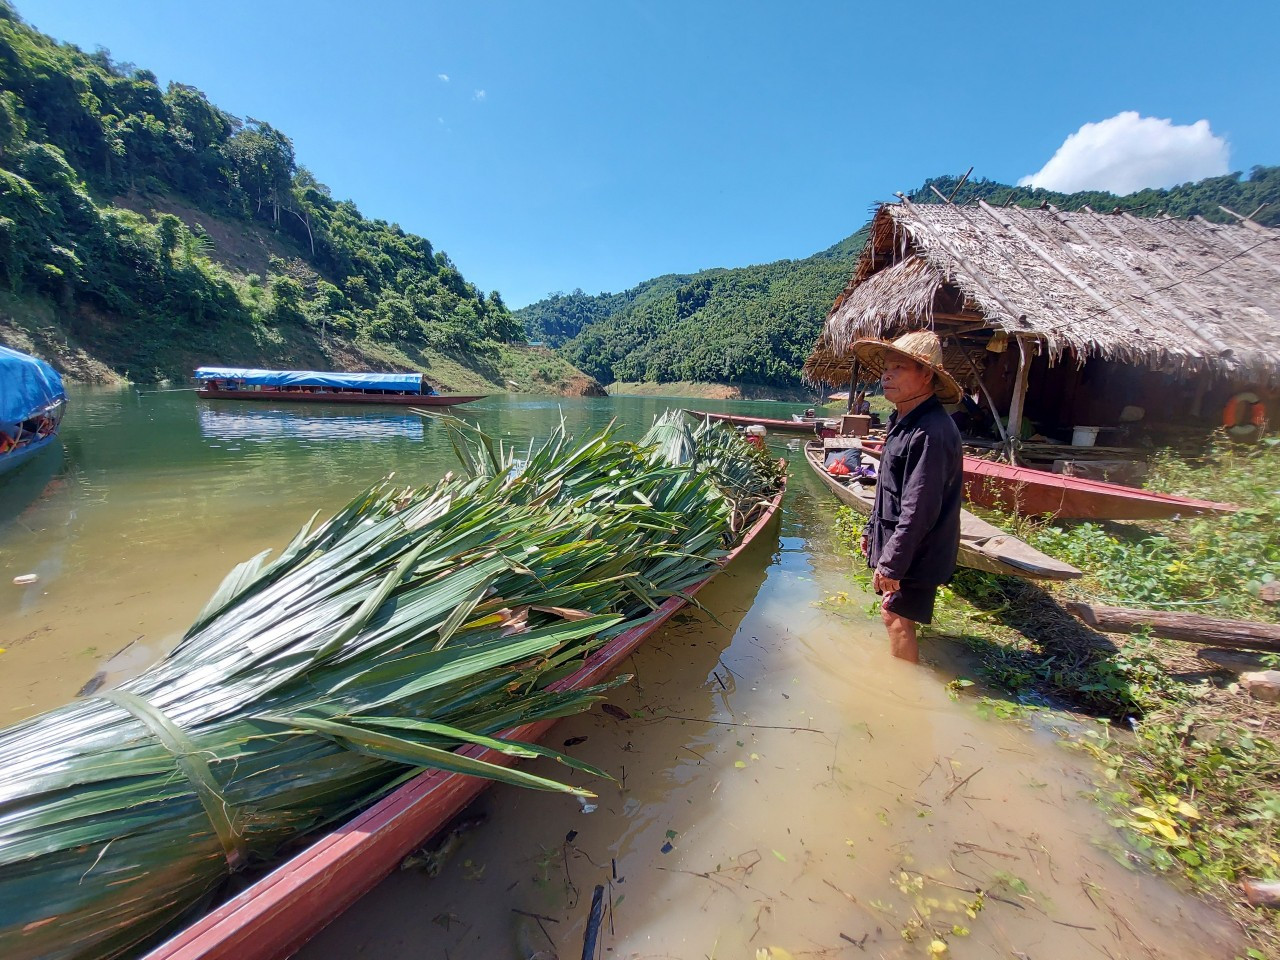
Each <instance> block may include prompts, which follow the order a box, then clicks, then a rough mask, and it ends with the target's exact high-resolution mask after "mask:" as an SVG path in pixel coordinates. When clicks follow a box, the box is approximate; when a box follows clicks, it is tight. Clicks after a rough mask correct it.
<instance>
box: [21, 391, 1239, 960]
mask: <svg viewBox="0 0 1280 960" xmlns="http://www.w3.org/2000/svg"><path fill="white" fill-rule="evenodd" d="M72 400H73V403H72V413H71V414H70V415H69V417H68V420H67V422H66V426H65V428H64V444H63V448H62V450H61V451H58V452H57V453H56V454H53V455H51V456H49V457H47V458H45V459H44V460H40V461H36V462H35V463H32V464H31V465H29V466H28V467H24V468H23V469H22V470H20V471H18V472H17V473H15V474H13V475H12V476H10V477H7V478H4V479H3V480H0V647H2V648H4V651H5V652H4V653H2V654H0V723H7V722H12V721H13V720H16V719H19V718H21V717H24V716H27V715H30V714H31V713H34V712H37V711H38V710H41V709H46V708H48V707H52V706H56V705H58V704H60V703H63V702H65V701H66V700H67V699H69V698H70V697H72V696H74V695H75V694H76V693H77V691H79V690H81V689H84V688H85V685H86V683H89V684H101V685H103V686H106V687H109V686H110V685H112V684H113V683H116V682H119V681H120V680H121V679H123V678H124V677H127V676H130V675H132V674H134V673H136V672H137V671H139V670H141V669H143V668H145V666H146V665H147V664H148V663H150V662H151V661H152V660H154V659H155V658H156V657H158V656H160V655H162V654H163V652H164V651H165V650H166V649H168V648H169V647H170V646H171V645H172V644H173V643H174V642H176V640H177V638H178V637H179V636H180V635H181V633H182V631H183V629H184V628H185V627H186V625H187V624H189V623H190V622H191V620H192V619H193V618H194V616H195V614H196V612H197V611H198V610H199V608H200V606H201V605H202V604H203V603H204V601H205V600H206V599H207V598H208V596H209V595H210V593H211V592H212V591H213V589H214V588H215V586H216V584H217V582H218V581H219V580H220V579H221V577H222V576H223V575H224V574H225V573H226V571H227V570H228V569H229V568H230V567H231V566H232V565H233V564H234V563H236V562H239V561H240V560H243V559H245V558H246V557H248V556H251V555H252V554H254V553H256V552H258V551H259V550H262V549H265V548H267V547H279V546H280V545H281V544H283V543H284V542H285V541H287V539H288V538H289V536H291V534H292V533H293V532H294V530H296V528H297V527H298V525H299V524H301V523H302V522H303V521H304V520H305V519H306V518H307V517H308V516H310V514H311V513H312V511H313V510H315V509H317V508H320V509H322V510H331V509H334V508H336V507H337V506H339V505H340V504H341V503H343V502H344V501H345V500H346V499H347V498H348V497H349V496H351V495H352V494H353V493H354V492H356V491H357V490H359V489H361V488H362V487H364V486H365V485H366V484H368V483H370V482H372V481H374V480H376V479H377V478H378V477H380V476H382V475H384V474H386V473H387V472H390V471H396V472H397V476H398V477H400V478H402V479H404V480H405V481H406V482H426V481H429V480H432V479H434V478H436V477H438V476H440V475H441V474H443V473H444V471H445V470H447V469H449V468H450V467H451V466H452V455H451V453H450V452H449V450H448V444H447V441H446V440H445V438H444V434H443V431H442V430H440V429H439V424H438V423H434V422H431V421H427V422H425V423H424V422H423V421H420V420H417V419H416V418H414V417H412V416H411V415H404V414H401V413H399V412H374V411H357V412H352V411H351V410H349V409H344V408H328V409H316V410H310V409H309V410H307V411H305V412H303V411H299V410H297V409H290V408H284V409H274V410H273V409H266V408H261V407H258V406H256V405H253V404H247V403H238V404H226V405H221V406H210V405H205V404H202V403H200V402H198V401H196V399H195V398H194V397H192V396H191V395H190V394H154V395H146V396H144V395H139V394H138V393H137V392H135V391H125V392H122V393H88V392H82V393H79V394H77V395H75V396H73V398H72ZM666 405H667V404H666V402H665V401H661V400H654V399H644V400H629V399H626V398H607V399H599V400H567V401H562V402H558V401H554V400H545V399H507V398H495V399H492V400H485V401H482V402H480V403H478V404H474V405H472V406H470V407H468V408H464V410H463V411H462V412H465V414H466V416H467V417H468V418H469V419H471V420H473V421H474V422H476V423H478V424H480V425H482V426H484V427H485V428H486V429H487V430H489V431H490V432H492V433H494V434H496V435H499V436H504V437H509V438H511V439H513V440H515V439H518V438H527V437H528V436H530V435H544V434H545V433H546V432H547V431H548V430H549V429H551V427H552V426H553V424H554V423H555V422H557V421H558V420H559V418H560V417H561V416H563V417H564V418H565V419H566V421H567V422H568V423H569V425H570V427H571V428H572V429H574V430H578V431H581V430H587V429H593V428H596V427H599V426H603V425H604V424H605V423H606V422H608V421H609V420H610V419H617V420H618V421H619V423H620V424H621V430H622V432H623V434H624V435H626V436H637V435H638V434H639V433H640V432H641V431H642V430H643V428H644V427H645V426H646V425H647V424H648V423H649V422H650V420H651V419H652V416H653V415H654V413H655V412H657V411H658V410H660V409H663V408H665V406H666ZM714 406H716V407H717V408H721V407H723V408H724V409H738V410H748V411H749V410H753V409H754V410H755V411H756V412H759V413H761V414H762V415H775V416H776V415H778V408H779V406H781V405H772V404H760V405H757V406H755V407H751V406H747V405H728V404H715V405H714ZM790 409H791V408H790V407H788V408H787V410H784V411H783V413H785V412H787V411H789V410H790ZM778 449H779V450H780V451H781V450H782V449H783V448H782V445H781V444H779V445H778ZM792 461H793V463H794V465H795V471H799V472H794V471H793V482H792V488H791V491H790V492H789V494H788V498H787V502H786V507H785V511H786V513H785V517H784V518H783V520H782V521H781V523H780V524H779V525H778V526H777V527H775V528H774V529H773V530H771V531H770V532H769V535H768V536H766V537H765V538H764V541H763V542H762V543H760V544H758V545H757V546H756V547H754V548H753V549H752V550H751V551H749V552H748V553H746V554H745V555H744V556H743V557H741V558H740V560H739V561H738V562H737V563H736V564H735V566H734V568H732V569H731V570H730V571H729V572H727V573H726V574H724V575H722V577H720V578H719V579H718V580H717V581H716V583H715V584H713V586H712V587H710V588H709V589H708V590H707V591H704V592H703V593H702V594H700V595H699V599H700V600H701V601H702V602H703V604H704V606H705V607H706V610H705V611H700V612H694V613H691V614H689V615H686V616H684V617H682V618H681V619H680V621H679V622H677V623H674V624H672V625H670V626H669V627H668V628H667V629H665V630H664V631H663V632H661V633H660V634H659V635H658V636H657V637H655V638H654V639H653V640H652V641H651V642H650V643H649V644H647V645H646V646H645V647H644V648H642V650H641V651H640V652H639V653H638V654H637V655H636V657H635V658H634V661H633V663H632V664H631V667H630V669H631V670H632V672H634V673H635V675H636V678H637V679H636V682H635V683H633V684H631V685H630V686H628V687H626V688H624V689H622V690H620V691H619V692H618V693H617V694H616V696H615V697H614V699H613V702H612V704H611V706H613V707H616V708H618V709H617V710H614V711H613V712H612V713H609V712H605V711H601V710H597V711H594V712H592V713H591V714H589V715H586V716H583V717H578V718H574V719H571V720H568V721H565V722H563V723H562V724H560V725H559V726H558V727H557V728H556V729H555V730H554V731H553V733H552V739H551V741H550V742H551V743H553V744H555V745H561V744H564V743H565V742H566V741H570V742H571V743H572V745H571V746H569V747H568V748H567V749H569V750H571V751H572V752H573V753H574V754H575V755H577V756H580V757H582V758H583V759H586V760H589V761H591V762H593V763H595V764H597V765H598V766H601V767H603V768H604V769H606V770H608V771H610V772H611V773H613V775H614V776H615V777H616V780H615V781H613V782H608V781H606V782H602V783H594V784H590V785H591V786H592V787H593V788H594V789H595V790H596V791H597V792H598V793H599V799H598V800H597V801H595V806H594V809H590V811H589V812H588V811H587V810H586V809H584V808H583V807H582V806H581V805H580V804H579V803H578V802H577V801H575V800H573V799H571V798H564V797H561V796H558V795H547V794H534V793H529V792H523V791H516V790H512V789H507V788H495V789H492V790H490V791H489V792H488V793H487V794H486V795H485V796H484V797H483V798H482V799H481V800H480V801H479V803H478V804H477V806H476V808H475V809H474V810H472V811H469V815H470V816H471V817H472V818H474V816H475V815H477V814H483V815H484V816H485V817H486V818H487V819H486V822H485V823H483V824H482V825H480V826H475V827H473V828H471V829H470V830H468V831H466V832H463V833H461V834H459V835H458V836H457V838H456V840H455V841H454V842H453V843H452V844H450V849H449V850H448V851H447V853H446V855H445V856H443V857H439V858H437V860H438V861H440V862H442V863H443V866H442V868H441V869H440V871H439V874H438V875H437V876H431V875H430V874H429V873H428V872H427V871H426V870H405V871H402V872H399V873H397V874H395V875H393V876H392V877H390V878H389V879H388V880H387V881H386V882H384V883H383V884H382V885H381V886H380V887H379V888H378V890H376V891H375V892H374V893H373V894H371V895H370V896H369V897H367V898H365V900H363V901H362V902H361V903H359V904H358V905H357V906H356V907H354V908H353V909H352V910H351V911H349V912H348V913H347V914H346V915H344V916H342V917H340V918H338V920H337V921H336V922H335V923H333V924H332V925H331V926H330V927H329V928H328V930H326V931H325V932H324V933H323V934H322V935H321V936H320V937H319V938H318V939H317V940H315V941H313V942H312V943H311V944H310V945H309V946H308V947H306V948H305V949H304V950H303V952H302V953H301V955H300V956H301V957H303V958H306V960H338V958H343V960H347V958H352V957H371V958H372V957H377V958H388V960H398V958H409V957H444V956H448V957H451V958H453V960H461V958H481V957H484V958H488V957H534V956H539V955H541V956H550V955H553V954H555V955H559V956H561V957H570V956H573V957H576V956H579V955H580V954H581V951H582V942H583V934H584V930H585V927H586V917H587V913H588V908H589V904H590V901H591V895H592V891H593V889H594V887H595V886H596V885H597V884H603V885H604V886H605V890H606V894H605V903H606V906H611V910H609V911H607V916H606V919H605V922H604V924H603V928H602V935H601V950H602V955H605V956H616V957H681V958H691V960H692V958H699V957H715V958H719V957H747V958H750V957H754V956H756V951H759V950H768V949H771V948H777V949H776V950H775V953H774V955H775V956H786V954H785V953H782V952H781V951H787V952H789V953H790V954H791V955H793V956H796V957H805V956H808V957H814V956H832V957H837V956H840V957H861V956H864V955H865V956H873V957H898V956H902V957H917V956H927V955H928V950H929V948H930V945H931V944H932V943H933V941H934V940H935V939H937V940H939V941H941V942H945V943H946V944H947V949H948V951H949V952H948V953H947V954H946V955H950V956H956V957H1016V956H1027V957H1033V958H1036V960H1045V958H1057V957H1064V958H1074V957H1089V956H1095V955H1096V956H1101V957H1112V958H1128V957H1188V958H1194V957H1230V956H1233V955H1234V954H1235V953H1237V952H1239V950H1238V949H1235V947H1236V945H1235V943H1234V941H1233V939H1232V937H1233V931H1232V928H1231V927H1230V925H1229V924H1228V923H1227V922H1226V921H1225V920H1224V919H1223V918H1222V917H1220V916H1219V915H1218V914H1216V913H1214V912H1212V911H1210V910H1208V909H1207V908H1205V907H1203V906H1202V905H1200V904H1199V903H1198V902H1196V901H1194V900H1192V899H1190V898H1188V897H1185V896H1183V895H1182V894H1180V893H1178V892H1177V891H1176V890H1174V889H1173V888H1172V887H1170V886H1169V885H1168V884H1167V883H1165V882H1163V881H1162V880H1159V879H1157V878H1152V877H1149V876H1147V875H1145V874H1143V873H1141V872H1139V871H1136V870H1130V869H1126V868H1125V867H1124V866H1122V865H1121V864H1120V863H1119V862H1117V860H1116V859H1115V858H1114V857H1113V855H1112V852H1109V851H1114V850H1115V849H1116V847H1117V837H1116V836H1115V834H1114V832H1113V831H1112V830H1111V829H1110V828H1109V827H1108V826H1107V825H1106V823H1105V821H1104V819H1103V817H1102V816H1101V815H1100V814H1099V813H1098V812H1097V810H1096V808H1095V806H1094V804H1093V802H1092V801H1091V800H1089V799H1087V798H1086V797H1084V796H1083V794H1085V793H1087V792H1088V791H1090V790H1092V789H1093V781H1094V779H1095V777H1096V776H1097V771H1096V770H1095V769H1094V768H1092V767H1091V766H1090V765H1089V764H1088V763H1087V762H1086V761H1085V760H1084V759H1083V758H1081V757H1080V756H1078V755H1077V754H1074V753H1071V752H1069V751H1067V750H1066V749H1064V748H1063V747H1062V746H1061V745H1060V744H1059V743H1058V742H1057V738H1056V737H1055V736H1054V735H1053V734H1052V733H1051V732H1050V731H1048V730H1045V729H1036V728H1024V727H1020V726H1018V725H1015V724H1011V723H1007V722H1000V721H994V720H985V719H983V718H982V717H981V716H980V715H979V713H978V712H977V710H976V709H975V706H974V700H973V698H969V697H966V698H962V699H960V700H958V701H955V700H952V699H951V698H950V697H948V695H947V692H946V688H945V684H946V682H947V681H948V680H950V679H951V678H952V677H953V676H955V675H956V673H957V672H959V671H963V667H962V666H960V665H958V664H957V663H955V662H954V661H953V659H952V657H953V656H954V654H953V651H952V650H950V649H949V648H948V647H947V646H946V645H945V644H943V643H938V642H931V643H929V644H927V646H926V649H925V655H926V657H927V658H929V659H931V660H932V663H931V664H926V665H925V666H923V667H912V666H908V665H905V664H900V663H897V662H896V661H893V660H892V659H891V658H889V657H888V656H887V655H886V652H885V649H884V648H885V643H884V640H883V639H882V637H881V636H880V632H879V630H880V628H879V627H878V626H877V625H876V624H875V622H874V621H873V620H872V618H871V617H870V616H869V614H868V610H867V607H868V601H869V598H868V597H866V596H865V595H863V594H862V593H860V592H859V591H858V589H857V588H856V587H855V586H854V585H853V584H852V583H851V582H850V581H849V580H848V577H847V569H848V563H849V561H848V560H847V559H846V558H843V557H841V556H840V555H839V554H838V552H837V551H836V549H835V546H834V544H833V542H832V538H831V530H830V523H829V514H828V512H827V511H828V510H829V508H830V503H829V501H828V499H827V498H826V496H825V494H824V493H823V491H822V490H821V488H820V487H818V486H817V484H816V483H815V482H813V481H811V480H810V479H809V478H808V477H807V476H806V475H805V473H804V472H803V471H804V469H805V468H804V466H803V461H802V460H801V459H800V457H799V456H798V454H794V455H792ZM26 573H35V574H37V576H38V577H39V581H38V582H37V583H36V584H35V585H32V586H26V587H19V586H14V585H12V584H11V582H10V581H11V580H12V578H13V577H14V576H18V575H21V574H26ZM842 593H843V594H846V595H847V599H846V597H844V596H841V594H842ZM833 598H834V599H833ZM619 711H621V712H622V716H621V719H619V716H618V713H619ZM580 738H585V739H580ZM563 771H564V768H563V767H558V768H556V769H554V770H548V771H547V772H548V773H549V774H552V775H560V774H562V773H563ZM582 782H584V783H588V781H585V780H584V781H582ZM1122 859H1123V857H1122ZM979 888H982V889H985V890H987V891H988V894H987V896H986V897H985V898H984V899H981V900H980V899H979V898H978V897H977V895H976V894H975V893H974V892H973V891H975V890H977V889H979ZM520 911H523V912H520ZM530 914H535V915H537V916H529V915H530ZM970 914H973V915H972V916H970ZM962 931H967V932H962ZM908 938H909V939H908Z"/></svg>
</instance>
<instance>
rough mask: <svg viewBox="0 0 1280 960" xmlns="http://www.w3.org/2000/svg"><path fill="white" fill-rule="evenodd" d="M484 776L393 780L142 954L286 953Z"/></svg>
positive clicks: (527, 736) (599, 665)
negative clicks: (362, 806) (358, 809)
mask: <svg viewBox="0 0 1280 960" xmlns="http://www.w3.org/2000/svg"><path fill="white" fill-rule="evenodd" d="M784 492H785V486H784V487H783V488H782V489H780V490H779V491H778V493H777V494H776V495H775V496H774V498H773V499H772V501H770V503H769V505H768V508H767V509H766V510H765V511H764V512H763V513H762V514H761V515H760V516H759V518H758V519H757V520H756V521H755V522H754V523H753V524H752V525H751V527H750V528H749V529H748V530H747V532H746V534H745V535H744V536H743V537H742V539H741V541H740V542H739V543H738V545H737V546H735V547H734V548H733V550H731V551H730V553H729V554H728V555H727V556H725V557H724V558H723V560H721V561H720V564H719V568H718V569H717V570H715V571H713V572H712V573H711V574H709V575H708V576H707V577H706V578H704V579H703V580H701V581H699V582H698V583H696V584H693V585H692V586H691V587H689V588H688V589H686V590H685V591H683V593H682V594H681V595H680V596H674V597H671V598H670V599H668V600H667V601H665V602H664V603H663V604H662V605H661V606H659V607H658V609H657V610H655V611H654V612H653V615H652V616H651V617H650V618H649V619H648V620H646V621H645V622H644V623H642V624H640V625H638V626H636V627H633V628H632V629H630V630H628V631H626V632H625V633H622V634H619V635H618V636H617V637H615V638H614V639H613V640H612V641H610V642H609V643H608V644H607V645H605V646H604V647H602V648H600V649H599V650H597V651H595V652H594V653H592V654H591V656H590V657H589V658H588V659H587V660H586V662H585V663H584V664H583V666H582V667H580V668H579V669H578V670H577V671H576V672H575V673H573V674H572V675H571V676H569V677H566V678H565V679H563V680H560V681H558V682H556V683H555V684H553V685H552V686H551V688H550V689H554V690H569V689H580V688H584V687H588V686H591V685H592V684H595V683H599V682H601V681H603V680H606V679H609V678H611V677H613V676H615V675H616V674H617V673H618V671H619V669H620V668H621V666H622V664H623V663H624V662H625V661H626V659H627V658H628V657H629V656H630V655H631V653H632V652H633V651H634V650H635V649H636V648H637V647H639V646H640V645H641V644H642V643H643V642H644V641H645V640H647V639H648V638H649V637H650V636H652V635H653V634H654V633H655V632H656V631H657V630H658V628H659V627H661V626H662V624H663V623H664V622H666V621H667V620H668V619H669V618H670V617H672V616H673V615H674V614H676V613H677V612H679V611H680V610H681V609H682V608H683V607H684V606H685V605H686V604H687V602H688V598H689V597H691V596H692V595H693V594H695V593H697V592H698V591H699V590H701V589H702V587H704V586H706V584H707V583H709V582H710V581H711V580H712V579H713V578H714V576H715V575H716V573H718V572H719V570H722V569H724V567H725V566H727V565H728V564H729V563H730V562H732V561H733V560H734V559H735V558H736V557H737V556H739V555H740V554H741V553H742V552H743V551H744V550H745V549H746V548H747V547H748V546H749V545H750V544H751V543H752V542H753V541H754V540H755V538H756V537H757V536H758V535H759V534H760V533H761V532H762V531H763V530H764V529H765V528H766V527H768V525H769V524H770V522H771V521H772V520H773V518H774V517H775V516H776V515H777V512H778V509H779V505H780V504H781V502H782V496H783V493H784ZM555 722H556V721H555V720H553V719H551V720H542V721H538V722H536V723H530V724H525V725H523V726H520V727H516V728H514V729H511V730H507V731H505V732H504V733H501V734H499V735H498V736H499V737H503V738H514V739H517V740H520V741H524V742H537V741H539V740H541V739H542V738H543V737H544V736H545V735H546V734H547V732H548V731H549V730H550V729H551V727H552V726H554V724H555ZM458 752H459V753H461V754H463V755H465V756H468V757H473V758H478V759H481V760H484V761H486V762H489V763H495V764H502V765H504V766H505V765H509V764H511V763H512V762H513V761H512V758H511V757H509V756H507V755H504V754H500V753H497V752H495V751H492V750H488V749H485V748H482V747H479V746H470V747H464V748H461V749H460V750H459V751H458ZM489 782H490V781H488V780H482V779H479V778H477V777H468V776H463V775H460V774H456V773H445V772H443V771H440V770H431V771H427V772H425V773H422V774H420V775H418V776H417V777H415V778H414V779H413V780H410V781H409V782H408V783H405V784H404V785H402V786H400V787H399V788H397V789H396V790H395V791H394V792H392V793H390V794H388V795H387V796H386V797H384V798H383V799H382V800H380V801H378V802H377V803H375V804H374V805H373V806H372V807H370V808H369V809H367V810H366V811H364V812H363V813H362V814H360V815H358V816H356V817H355V818H353V819H352V820H350V821H349V822H348V823H346V824H344V825H343V826H341V827H339V828H338V829H336V830H334V831H332V832H331V833H328V834H326V835H325V836H323V837H321V838H320V839H319V840H317V841H316V842H315V843H313V844H312V845H311V846H309V847H307V848H306V849H305V850H303V851H302V852H301V853H299V854H297V855H296V856H294V857H293V858H292V859H291V860H289V861H288V862H286V863H284V864H283V865H282V866H280V867H278V868H277V869H276V870H274V871H272V872H271V873H270V874H268V875H267V876H265V877H263V878H262V879H261V880H259V881H257V882H256V883H254V884H253V885H252V886H250V887H248V888H247V889H245V890H243V891H242V892H241V893H239V894H238V895H236V896H235V897H233V898H232V899H230V900H228V901H227V902H226V903H224V904H222V905H221V906H220V907H218V908H216V909H215V910H213V911H212V912H210V913H209V914H207V915H206V916H204V917H203V918H202V919H200V920H198V921H196V922H195V923H193V924H191V926H189V927H187V928H186V929H185V930H183V931H181V932H180V933H178V934H177V935H176V936H174V937H173V938H172V939H170V940H168V941H167V942H165V943H163V944H161V945H160V946H159V947H157V948H155V949H154V950H152V951H151V952H150V953H148V954H146V955H145V957H144V958H143V960H283V958H285V957H288V956H290V955H291V954H292V953H294V952H295V951H296V950H297V949H298V948H299V947H300V946H302V944H304V943H306V942H307V941H308V940H310V939H311V938H312V937H313V936H315V934H316V933H318V932H319V931H320V930H321V929H323V928H324V927H325V926H326V925H327V924H328V923H329V922H330V921H331V920H333V919H334V918H335V917H336V916H337V915H338V914H339V913H341V912H342V911H343V910H345V909H346V908H347V907H349V906H351V905H352V904H353V903H355V901H356V900H358V899H359V898H360V897H361V896H363V895H364V894H365V893H367V892H369V891H370V890H371V889H373V887H374V886H376V885H377V884H378V882H379V881H381V880H382V878H383V877H385V876H387V875H388V874H389V873H391V872H392V871H393V870H395V869H396V867H397V866H398V865H399V863H400V862H401V860H402V859H403V858H404V857H405V855H406V854H408V853H410V852H411V851H412V850H414V849H415V848H416V847H418V846H420V845H421V844H422V843H423V842H424V841H425V840H427V839H428V838H429V837H430V836H431V835H432V834H433V833H435V832H436V831H437V830H439V829H440V828H441V827H443V826H444V825H445V824H447V823H448V822H449V820H450V819H451V818H452V817H454V816H455V815H456V814H457V813H458V812H459V811H460V810H462V809H463V808H464V807H465V806H466V805H467V804H468V803H470V802H471V801H472V800H473V799H475V797H476V796H478V795H479V794H480V793H481V792H482V791H483V790H484V789H485V788H486V787H487V786H488V785H489Z"/></svg>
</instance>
